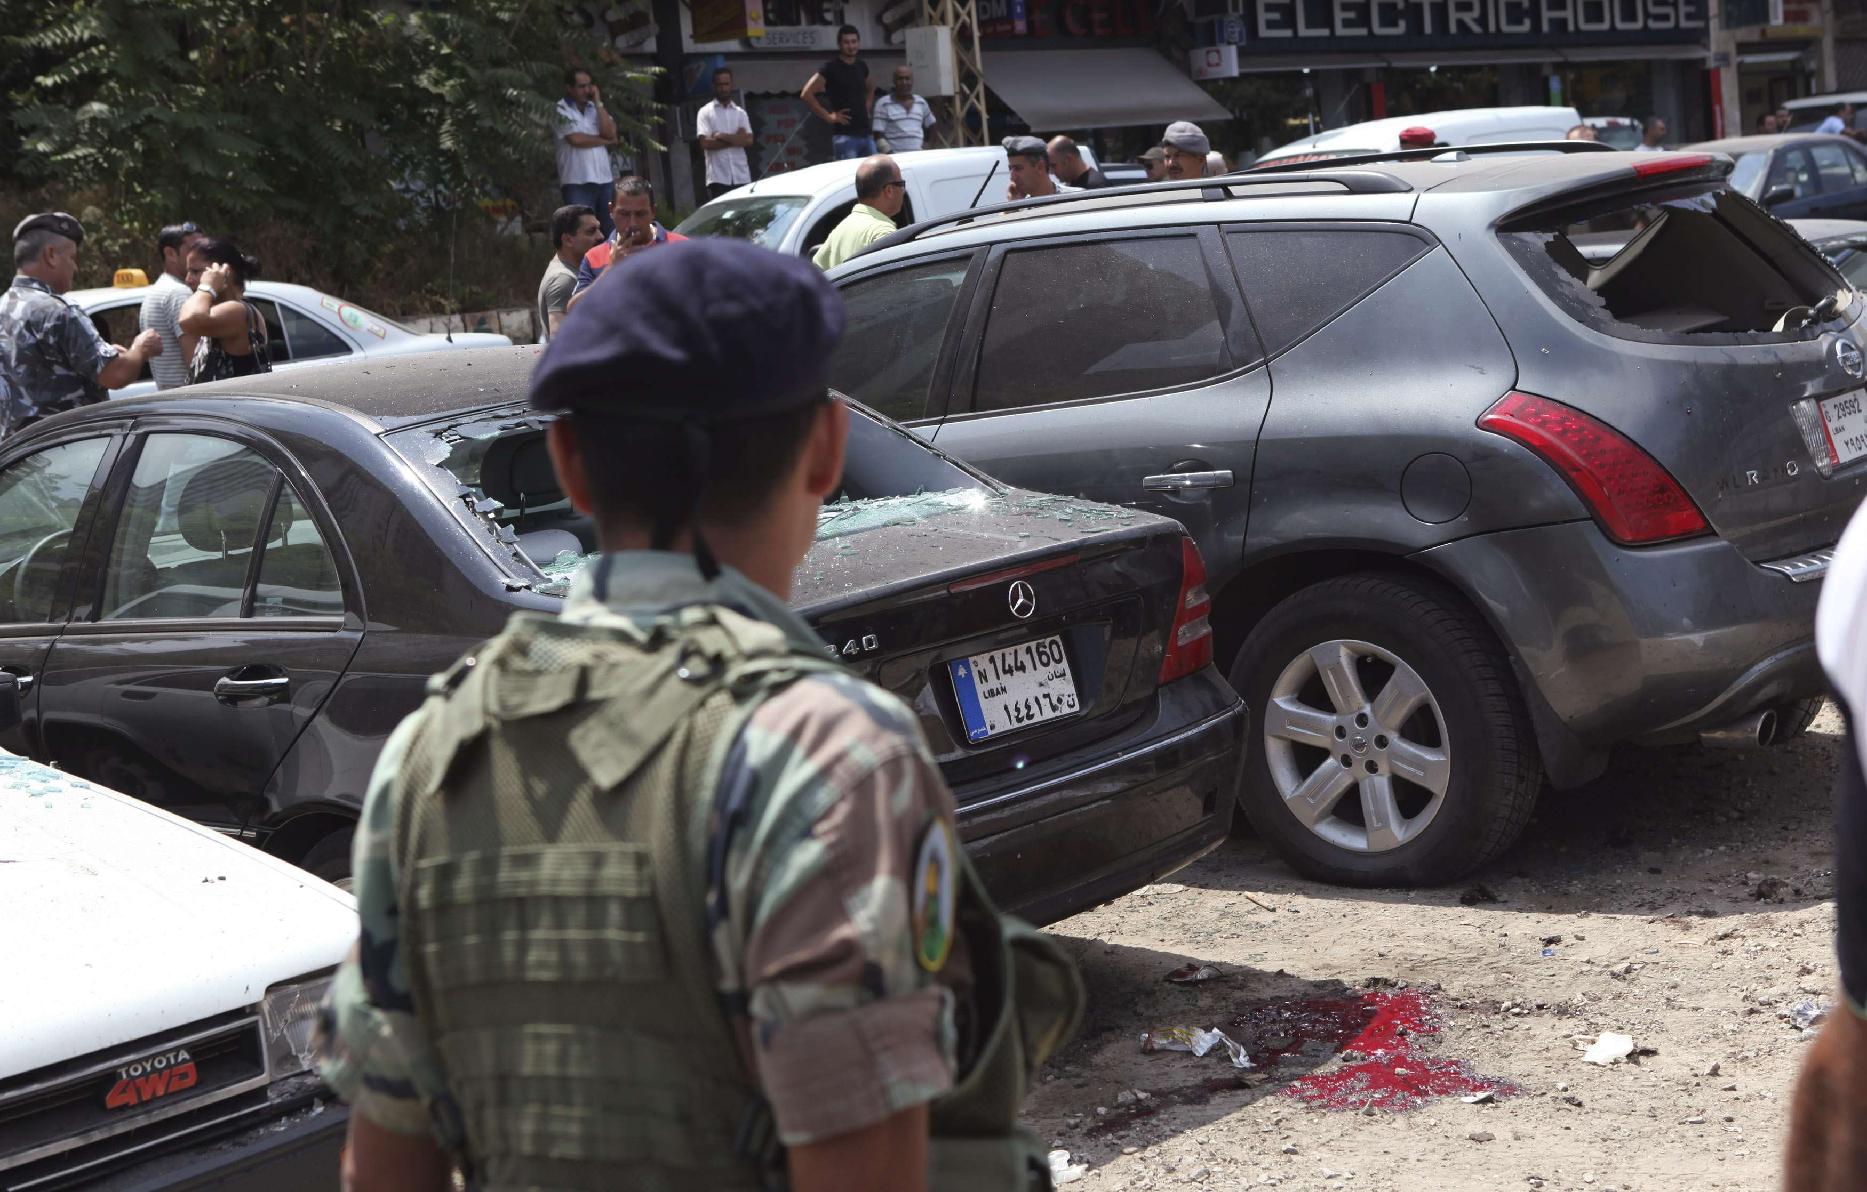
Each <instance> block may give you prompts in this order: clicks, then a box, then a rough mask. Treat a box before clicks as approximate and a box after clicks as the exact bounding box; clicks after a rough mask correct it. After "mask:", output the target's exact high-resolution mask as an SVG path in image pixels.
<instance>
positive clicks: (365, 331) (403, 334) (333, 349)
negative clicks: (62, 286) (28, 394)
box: [65, 281, 512, 397]
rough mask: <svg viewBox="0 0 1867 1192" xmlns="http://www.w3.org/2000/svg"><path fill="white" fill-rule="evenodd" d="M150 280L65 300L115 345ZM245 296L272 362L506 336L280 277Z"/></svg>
mask: <svg viewBox="0 0 1867 1192" xmlns="http://www.w3.org/2000/svg"><path fill="white" fill-rule="evenodd" d="M148 293H149V287H148V286H115V287H112V288H110V289H101V290H73V291H71V292H70V293H69V294H66V295H65V299H66V301H68V302H70V303H72V304H73V305H75V306H77V307H79V308H80V309H81V310H83V311H84V313H85V314H87V315H90V316H91V319H92V321H93V322H95V323H96V324H97V329H98V331H100V332H102V333H103V336H104V339H105V340H107V341H108V342H110V343H113V344H127V343H129V342H130V341H131V340H132V339H135V338H136V331H137V326H136V319H137V315H138V314H140V313H141V311H142V308H143V298H144V297H145V296H147V295H148ZM246 296H247V298H248V299H249V300H251V301H252V303H253V305H255V306H257V307H258V308H259V313H260V314H261V315H263V316H264V317H265V320H266V335H267V337H268V339H269V340H270V341H271V352H272V367H273V368H275V369H286V368H299V367H302V366H304V365H307V364H329V363H331V362H332V361H336V360H354V359H356V358H357V357H359V356H402V355H406V354H408V353H410V352H447V351H453V350H456V349H463V348H503V347H509V346H511V343H512V341H511V340H510V339H508V338H506V337H505V336H503V335H491V334H488V333H486V332H483V331H482V332H465V331H456V332H454V333H453V334H452V335H435V334H429V333H426V332H421V331H416V330H414V329H413V328H411V327H404V326H403V325H402V324H400V323H398V322H396V321H395V320H394V319H391V318H389V317H388V316H387V315H379V314H377V313H376V312H375V311H372V310H365V309H364V308H363V307H360V306H358V305H356V304H355V303H352V302H345V301H344V300H343V299H341V298H334V297H332V296H331V295H329V294H324V293H320V292H319V291H317V290H314V289H312V288H310V287H309V286H295V285H291V284H289V283H286V282H278V281H255V282H254V283H253V284H252V285H249V286H248V287H247V288H246ZM155 388H156V383H155V381H154V380H153V379H151V377H150V375H149V369H148V368H147V367H145V368H144V369H143V375H142V376H141V377H139V378H137V379H136V381H135V382H133V383H132V384H129V385H125V386H124V387H123V388H121V389H112V390H111V391H110V396H112V397H138V396H140V395H142V394H145V393H153V392H155Z"/></svg>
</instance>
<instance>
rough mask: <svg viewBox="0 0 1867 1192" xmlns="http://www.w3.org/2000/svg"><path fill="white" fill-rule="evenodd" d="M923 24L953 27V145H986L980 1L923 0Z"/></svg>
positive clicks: (949, 127)
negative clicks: (980, 48)
mask: <svg viewBox="0 0 1867 1192" xmlns="http://www.w3.org/2000/svg"><path fill="white" fill-rule="evenodd" d="M921 24H923V25H945V26H946V27H947V28H948V29H950V30H952V37H953V67H954V76H955V80H956V84H957V85H956V86H955V88H954V90H953V94H952V96H951V97H950V98H948V99H947V100H945V101H944V103H945V105H946V106H947V108H948V110H947V112H946V119H945V120H944V121H942V123H943V124H944V125H945V129H944V131H945V134H946V143H947V144H949V145H956V146H957V145H983V144H985V62H984V59H983V58H982V57H981V56H980V54H979V5H978V0H921Z"/></svg>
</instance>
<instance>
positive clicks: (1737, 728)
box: [1698, 708, 1776, 749]
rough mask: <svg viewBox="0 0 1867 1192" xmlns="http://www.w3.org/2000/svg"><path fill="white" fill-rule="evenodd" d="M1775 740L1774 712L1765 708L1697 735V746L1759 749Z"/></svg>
mask: <svg viewBox="0 0 1867 1192" xmlns="http://www.w3.org/2000/svg"><path fill="white" fill-rule="evenodd" d="M1775 739H1776V711H1775V709H1773V708H1765V709H1764V710H1763V711H1761V712H1752V713H1751V714H1750V715H1748V716H1745V717H1743V718H1742V719H1739V720H1733V721H1732V722H1731V723H1729V724H1727V725H1724V726H1722V727H1720V728H1712V729H1706V730H1705V731H1704V732H1702V733H1700V734H1699V735H1698V740H1699V744H1701V745H1703V746H1705V747H1706V748H1708V749H1761V748H1763V747H1764V746H1765V745H1768V744H1769V743H1770V742H1771V741H1773V740H1775Z"/></svg>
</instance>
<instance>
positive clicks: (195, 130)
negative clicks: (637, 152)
mask: <svg viewBox="0 0 1867 1192" xmlns="http://www.w3.org/2000/svg"><path fill="white" fill-rule="evenodd" d="M572 63H576V64H578V65H582V66H587V67H588V68H590V69H591V70H592V73H593V75H594V76H595V77H596V79H597V80H598V82H599V83H601V84H604V85H605V99H606V101H607V102H608V105H609V108H610V111H611V112H612V113H613V114H614V115H615V116H616V118H617V122H618V125H619V126H620V127H621V130H622V133H623V137H624V140H625V141H627V142H631V143H633V144H636V145H639V146H643V147H648V146H649V145H651V144H652V141H650V139H649V136H648V134H647V129H648V119H647V117H648V111H647V108H646V106H645V100H644V98H643V97H644V96H645V84H646V80H645V79H644V78H643V76H642V75H641V74H640V73H639V72H636V71H631V70H629V69H627V68H625V67H624V66H623V65H621V63H620V60H619V59H617V58H616V56H615V55H614V54H613V53H611V52H610V51H609V50H608V47H606V46H604V45H603V44H602V43H601V42H600V41H597V40H595V39H593V38H591V37H590V35H589V34H588V33H586V32H585V31H584V30H582V29H581V28H579V27H578V23H577V22H574V21H569V20H566V19H564V16H563V14H562V13H561V12H560V11H559V9H558V7H557V5H556V4H555V3H553V2H551V0H410V2H409V3H406V4H401V3H397V2H396V0H376V2H373V3H372V2H355V0H63V2H61V3H58V4H47V3H44V2H43V0H0V103H3V104H4V106H5V108H6V109H7V110H9V111H10V118H9V119H8V120H7V123H8V125H9V127H8V128H6V129H5V130H4V131H0V174H4V173H5V172H8V171H10V172H11V173H12V174H13V178H12V179H11V180H10V181H11V186H10V187H9V189H10V190H12V191H14V192H15V193H16V194H17V193H20V192H30V193H33V194H35V196H43V197H45V198H47V199H49V200H53V201H57V200H65V202H64V203H63V204H62V205H66V206H69V207H70V208H71V209H72V210H74V211H76V210H79V209H80V208H81V207H82V208H91V209H93V210H94V213H96V214H100V215H101V217H102V220H103V222H104V224H105V225H106V227H105V229H104V239H103V241H102V242H103V243H106V244H108V243H111V242H112V241H114V240H116V239H117V238H118V237H122V239H123V242H124V243H126V244H128V243H137V244H147V242H148V238H149V237H150V236H151V235H152V234H153V231H154V229H155V228H157V227H159V226H160V225H162V224H164V223H168V222H172V221H173V220H175V219H178V218H183V217H187V218H192V219H195V220H196V221H198V222H200V223H202V224H203V225H204V226H209V227H211V228H212V230H215V231H223V230H224V231H229V232H231V233H232V234H234V235H236V236H239V235H240V234H241V232H242V230H248V231H249V239H252V238H259V239H271V240H273V241H275V242H276V241H278V240H279V239H280V238H281V237H287V238H289V237H291V236H297V237H300V238H302V240H303V241H304V243H305V245H306V246H307V247H308V248H312V247H314V248H315V255H316V256H317V258H318V259H319V260H320V261H321V268H320V272H323V273H324V274H325V276H324V277H322V278H320V279H319V280H322V281H325V282H326V283H328V284H331V285H333V286H335V287H338V288H341V287H342V286H343V285H344V284H346V283H351V284H359V283H366V282H367V281H368V280H370V278H371V275H372V273H373V272H374V265H373V261H374V259H375V258H376V257H377V256H379V255H380V254H381V253H382V252H383V251H384V249H385V245H386V244H393V243H394V242H395V241H397V240H401V239H405V238H422V239H425V240H427V241H428V242H429V243H430V244H431V245H432V244H433V243H434V242H435V240H436V238H437V237H445V236H447V235H449V234H450V232H449V229H450V228H451V229H452V230H453V232H454V233H457V232H458V230H459V227H460V224H461V222H462V221H463V220H466V221H472V220H475V219H479V220H485V219H486V218H487V217H486V216H485V214H484V212H483V205H484V204H485V202H487V201H489V200H497V201H509V200H517V201H518V202H519V203H520V204H521V205H522V206H523V207H524V208H526V213H527V214H528V215H530V216H531V217H533V218H534V219H535V218H537V217H539V216H540V215H541V214H542V212H541V211H540V210H538V208H539V207H541V206H544V205H545V204H548V203H554V202H555V192H554V190H553V188H552V183H553V181H554V177H555V176H554V173H553V168H552V148H551V146H552V141H551V137H550V135H549V133H548V131H547V129H548V126H549V121H550V114H551V109H552V106H553V105H554V104H555V103H556V101H557V99H558V97H559V96H560V95H562V93H563V71H564V69H565V68H566V66H567V65H569V64H572ZM447 247H448V246H447V245H446V244H445V243H442V244H441V245H440V246H439V248H438V249H436V248H430V250H429V251H430V252H431V253H434V252H437V251H438V252H440V253H442V254H443V255H444V254H445V250H446V248H447ZM145 251H146V250H145ZM308 255H309V254H308ZM141 256H142V254H141V253H139V254H138V255H137V259H141Z"/></svg>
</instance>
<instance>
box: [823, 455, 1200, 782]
mask: <svg viewBox="0 0 1867 1192" xmlns="http://www.w3.org/2000/svg"><path fill="white" fill-rule="evenodd" d="M1182 537H1183V532H1182V531H1181V529H1180V527H1179V526H1178V525H1176V524H1175V523H1173V522H1171V521H1168V520H1166V519H1164V518H1158V517H1154V516H1153V515H1151V514H1146V513H1139V512H1136V511H1134V510H1128V509H1121V508H1117V507H1114V506H1108V505H1100V504H1096V503H1093V502H1086V501H1079V500H1073V499H1069V498H1063V497H1052V496H1044V495H1040V494H1034V493H1027V492H1021V491H1017V490H1010V491H1006V492H1003V493H1000V494H995V493H993V492H990V491H989V490H988V491H980V490H976V489H972V490H956V491H954V492H951V493H931V494H918V495H916V496H911V497H901V498H892V499H886V500H880V501H857V502H844V503H839V504H836V505H829V506H826V507H825V510H824V514H823V517H822V519H821V520H820V523H819V534H818V541H817V543H816V545H815V546H814V548H813V549H812V551H811V553H810V555H809V556H808V557H807V558H806V559H805V561H804V563H803V565H802V566H801V567H800V568H799V570H798V579H797V586H796V589H795V591H794V593H793V599H794V601H795V602H796V604H797V605H798V607H799V609H800V611H801V612H803V613H804V614H805V615H806V616H807V617H809V619H810V620H811V622H812V624H813V625H814V626H815V627H816V629H817V631H818V632H819V633H820V634H821V635H822V636H823V638H824V640H825V641H826V642H827V643H828V644H829V649H830V651H831V653H833V654H835V655H836V656H838V657H841V658H842V659H844V661H846V662H847V663H849V665H850V666H851V667H852V668H853V669H855V670H856V671H857V672H858V673H860V674H862V675H863V676H864V677H866V678H868V679H870V680H872V681H874V682H876V683H878V684H880V685H881V686H883V687H885V688H887V689H888V690H890V691H892V692H893V693H894V694H895V695H897V696H898V697H900V698H901V699H902V700H903V701H904V702H905V703H907V705H908V706H909V707H910V708H912V709H914V711H915V713H916V715H917V716H918V717H919V719H920V722H921V726H922V729H923V731H924V732H925V734H926V736H927V739H928V743H929V744H930V745H931V746H932V748H933V751H934V754H935V756H936V757H937V758H938V759H939V761H940V763H941V768H942V770H943V772H944V773H945V774H946V777H947V780H948V782H949V783H950V784H951V785H952V786H953V787H954V790H955V794H956V795H957V796H958V797H959V799H960V801H961V802H962V803H965V802H968V801H969V798H968V787H969V786H974V787H981V786H988V787H989V786H991V785H993V784H992V782H991V780H992V779H995V778H1002V777H1003V776H1004V774H1005V773H1006V772H1007V771H1013V770H1024V769H1026V768H1031V767H1041V765H1042V764H1043V763H1044V762H1046V761H1047V760H1050V759H1054V758H1057V757H1059V756H1061V755H1064V754H1067V753H1069V752H1071V751H1072V750H1077V749H1081V748H1083V747H1085V746H1086V745H1088V744H1090V743H1091V742H1094V741H1096V740H1098V739H1100V738H1102V737H1105V736H1107V735H1108V734H1109V733H1111V732H1113V731H1115V730H1116V729H1118V728H1119V727H1121V726H1122V725H1123V724H1124V723H1126V721H1128V720H1130V719H1132V718H1134V717H1135V716H1137V715H1139V714H1140V712H1141V711H1142V710H1143V708H1145V707H1146V706H1147V704H1148V702H1149V701H1150V700H1151V699H1152V697H1153V694H1154V691H1155V688H1156V687H1157V686H1158V679H1159V674H1160V666H1161V659H1162V655H1163V651H1164V649H1165V643H1166V640H1167V636H1168V630H1169V627H1170V626H1171V625H1172V624H1173V621H1174V614H1175V607H1176V601H1177V600H1178V598H1179V597H1180V585H1181V577H1182V559H1181V550H1182V547H1181V539H1182ZM1039 643H1050V645H1048V646H1047V647H1046V648H1041V649H1039V648H1037V647H1038V644H1039ZM1027 646H1030V647H1033V649H1032V651H1031V652H1029V653H1025V652H1023V651H1024V650H1025V647H1027ZM1057 647H1060V648H1061V653H1062V658H1063V663H1064V665H1066V666H1067V668H1068V671H1069V676H1070V689H1071V694H1072V695H1073V697H1074V699H1075V701H1076V704H1077V706H1076V707H1075V708H1074V709H1068V710H1064V709H1060V708H1058V707H1055V706H1053V707H1050V708H1036V709H1028V710H1020V709H1013V710H1012V713H1011V717H1012V718H1011V719H1006V718H1005V716H1004V715H1003V712H1004V703H1005V701H1006V700H1007V699H1009V698H1011V697H1016V696H1018V692H1017V691H1016V690H1009V689H1010V688H1018V689H1020V690H1022V689H1025V688H1028V686H1029V684H1020V683H1019V682H1018V681H1017V680H1013V681H1011V682H1008V683H992V682H990V680H989V679H988V677H987V676H988V675H989V674H990V671H991V669H992V664H991V663H990V662H987V663H986V664H985V674H982V675H981V676H980V677H978V678H976V679H975V680H973V692H974V693H976V694H977V695H978V696H979V697H980V698H981V700H982V702H992V701H993V700H997V701H998V703H999V704H1000V706H999V707H998V708H997V709H995V710H993V711H992V712H991V714H990V715H989V716H988V719H995V720H998V721H1000V723H998V724H996V725H990V726H987V727H988V729H989V730H990V731H988V733H987V735H983V736H981V735H979V729H980V727H981V722H980V720H979V714H981V712H982V709H974V713H975V714H974V715H973V717H972V718H971V719H970V721H969V718H968V712H967V708H966V707H965V706H964V701H965V700H966V698H967V694H966V692H965V691H964V688H965V686H966V680H964V679H963V678H962V679H956V678H955V675H954V673H953V667H952V666H951V665H950V664H952V663H955V662H964V661H965V660H968V659H973V658H978V657H985V658H988V659H989V658H993V657H998V658H1001V659H1002V660H1004V661H1005V662H1006V664H1007V665H1008V667H1016V666H1019V665H1023V664H1026V663H1030V664H1033V665H1034V664H1036V663H1037V662H1039V661H1042V660H1049V659H1050V651H1051V650H1054V649H1056V648H1057ZM1001 652H1003V653H1001ZM1052 690H1053V692H1054V691H1057V690H1061V689H1060V688H1054V687H1053V689H1052ZM987 693H993V694H989V695H988V694H987ZM1019 698H1022V697H1019ZM1020 715H1030V716H1032V718H1033V719H1032V721H1031V722H1028V723H1016V718H1017V717H1018V716H1020ZM1052 717H1054V718H1052ZM969 724H970V726H971V727H970V728H969ZM975 797H977V796H975Z"/></svg>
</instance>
